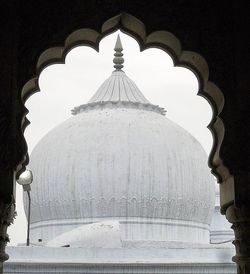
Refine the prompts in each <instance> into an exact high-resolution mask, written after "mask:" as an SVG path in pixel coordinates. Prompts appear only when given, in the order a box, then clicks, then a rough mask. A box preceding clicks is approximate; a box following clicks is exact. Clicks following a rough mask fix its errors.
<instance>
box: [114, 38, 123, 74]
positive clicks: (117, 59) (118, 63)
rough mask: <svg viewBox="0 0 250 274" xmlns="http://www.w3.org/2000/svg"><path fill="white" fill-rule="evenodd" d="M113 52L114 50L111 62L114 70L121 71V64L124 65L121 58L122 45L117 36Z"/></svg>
mask: <svg viewBox="0 0 250 274" xmlns="http://www.w3.org/2000/svg"><path fill="white" fill-rule="evenodd" d="M114 50H115V54H114V56H115V58H114V59H113V62H114V68H115V69H116V71H117V70H121V69H122V68H123V63H124V59H123V58H122V56H123V53H122V51H123V47H122V43H121V39H120V36H119V34H118V36H117V40H116V44H115V48H114Z"/></svg>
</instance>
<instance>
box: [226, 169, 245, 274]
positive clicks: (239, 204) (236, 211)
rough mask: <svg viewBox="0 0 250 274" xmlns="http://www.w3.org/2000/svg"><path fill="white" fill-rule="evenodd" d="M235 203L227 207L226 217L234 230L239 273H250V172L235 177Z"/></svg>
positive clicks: (235, 260)
mask: <svg viewBox="0 0 250 274" xmlns="http://www.w3.org/2000/svg"><path fill="white" fill-rule="evenodd" d="M234 192H235V193H234V195H235V199H234V203H233V204H232V205H230V206H229V207H228V208H227V209H226V218H227V219H228V221H229V222H230V223H232V229H233V230H234V234H235V240H234V241H233V244H234V245H235V249H236V255H235V256H234V257H233V261H234V262H236V263H237V273H238V274H250V173H248V172H244V173H241V174H238V175H236V176H235V178H234Z"/></svg>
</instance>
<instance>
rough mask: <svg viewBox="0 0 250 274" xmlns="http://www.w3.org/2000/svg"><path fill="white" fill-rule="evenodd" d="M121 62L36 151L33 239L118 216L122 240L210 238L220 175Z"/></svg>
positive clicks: (33, 156)
mask: <svg viewBox="0 0 250 274" xmlns="http://www.w3.org/2000/svg"><path fill="white" fill-rule="evenodd" d="M116 49H117V47H116ZM117 52H118V53H119V51H118V50H117ZM120 52H121V50H120ZM116 58H119V56H118V57H116ZM118 63H119V62H117V64H118ZM120 65H121V63H120ZM117 66H118V67H116V71H115V72H113V73H112V75H111V77H110V78H109V79H108V80H106V81H105V83H104V84H103V85H102V86H101V87H100V89H99V90H98V91H97V93H96V94H95V95H94V96H93V97H92V99H91V100H90V101H89V102H88V104H85V105H81V106H80V107H77V108H75V109H74V110H73V114H75V115H74V116H73V117H71V118H70V119H68V120H67V121H65V122H63V123H62V124H60V125H59V126H57V127H56V128H55V129H53V130H52V131H50V132H49V133H48V134H47V135H46V136H45V137H44V138H43V139H42V140H41V141H40V142H39V143H38V145H37V146H36V147H35V149H34V150H33V152H32V154H31V157H30V169H31V170H32V171H33V175H34V182H33V184H32V206H31V209H32V210H31V241H32V242H34V243H37V242H38V239H42V243H46V242H49V241H52V240H53V239H54V238H56V237H57V236H58V235H60V234H62V235H63V233H67V232H69V231H71V230H73V229H75V228H77V227H80V226H82V225H84V224H91V223H93V222H103V221H118V222H119V224H120V230H121V238H122V240H123V241H124V242H141V241H152V242H156V241H160V242H162V241H179V242H196V243H208V242H209V224H210V222H211V217H212V213H213V209H214V180H213V178H212V175H211V174H210V171H209V169H208V166H207V155H206V153H205V151H204V150H203V148H202V147H201V145H200V144H199V143H198V141H197V140H196V139H195V138H194V137H193V136H191V135H190V134H189V133H188V132H187V131H185V130H184V129H183V128H181V127H180V126H178V125H177V124H175V123H173V122H172V121H170V120H169V119H167V118H166V117H165V116H164V115H163V114H164V110H163V109H162V108H159V107H158V106H155V105H152V104H151V103H150V102H149V101H148V100H147V99H146V98H145V97H144V96H143V95H142V93H141V92H140V91H139V89H138V87H137V86H136V85H135V83H134V82H133V81H132V80H130V79H129V78H128V77H127V76H126V74H125V73H124V72H123V71H122V70H121V67H119V64H118V65H117ZM121 66H122V65H121ZM26 204H27V201H26ZM66 235H70V234H66ZM63 238H64V237H63ZM39 241H41V240H39ZM69 243H70V239H69ZM83 246H84V243H83Z"/></svg>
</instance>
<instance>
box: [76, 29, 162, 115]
mask: <svg viewBox="0 0 250 274" xmlns="http://www.w3.org/2000/svg"><path fill="white" fill-rule="evenodd" d="M114 50H115V54H114V56H115V57H114V59H113V62H114V68H115V70H114V71H113V72H112V74H111V76H110V77H109V78H108V79H107V80H106V81H104V83H103V84H102V85H101V86H100V87H99V89H98V90H97V91H96V93H95V94H94V95H93V96H92V97H91V99H90V100H89V101H88V103H87V104H84V105H80V106H78V107H75V108H74V109H73V110H72V111H71V112H72V114H73V115H75V114H77V113H80V112H83V111H85V110H86V109H91V108H95V107H96V106H99V105H102V106H104V105H105V104H106V105H107V106H108V105H109V106H110V104H111V105H112V104H113V105H117V106H118V105H119V106H123V107H126V108H142V109H147V110H152V111H155V112H158V113H160V114H163V115H165V110H164V109H163V108H160V107H159V106H157V105H153V104H151V103H150V102H149V101H148V100H147V99H146V98H145V96H144V95H143V94H142V92H141V91H140V90H139V89H138V87H137V86H136V84H135V83H134V82H133V81H132V80H131V79H130V78H129V77H128V76H127V75H126V73H125V72H124V71H123V70H122V68H123V63H124V59H123V57H122V56H123V53H122V51H123V47H122V43H121V39H120V36H119V34H118V36H117V40H116V44H115V48H114Z"/></svg>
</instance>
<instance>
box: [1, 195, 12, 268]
mask: <svg viewBox="0 0 250 274" xmlns="http://www.w3.org/2000/svg"><path fill="white" fill-rule="evenodd" d="M14 216H15V204H14V203H9V204H6V203H4V202H3V201H1V200H0V273H3V262H4V261H6V260H8V258H9V256H8V254H6V253H5V247H6V245H7V243H8V242H9V236H8V234H7V228H8V226H9V225H10V224H11V223H12V222H13V219H14Z"/></svg>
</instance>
